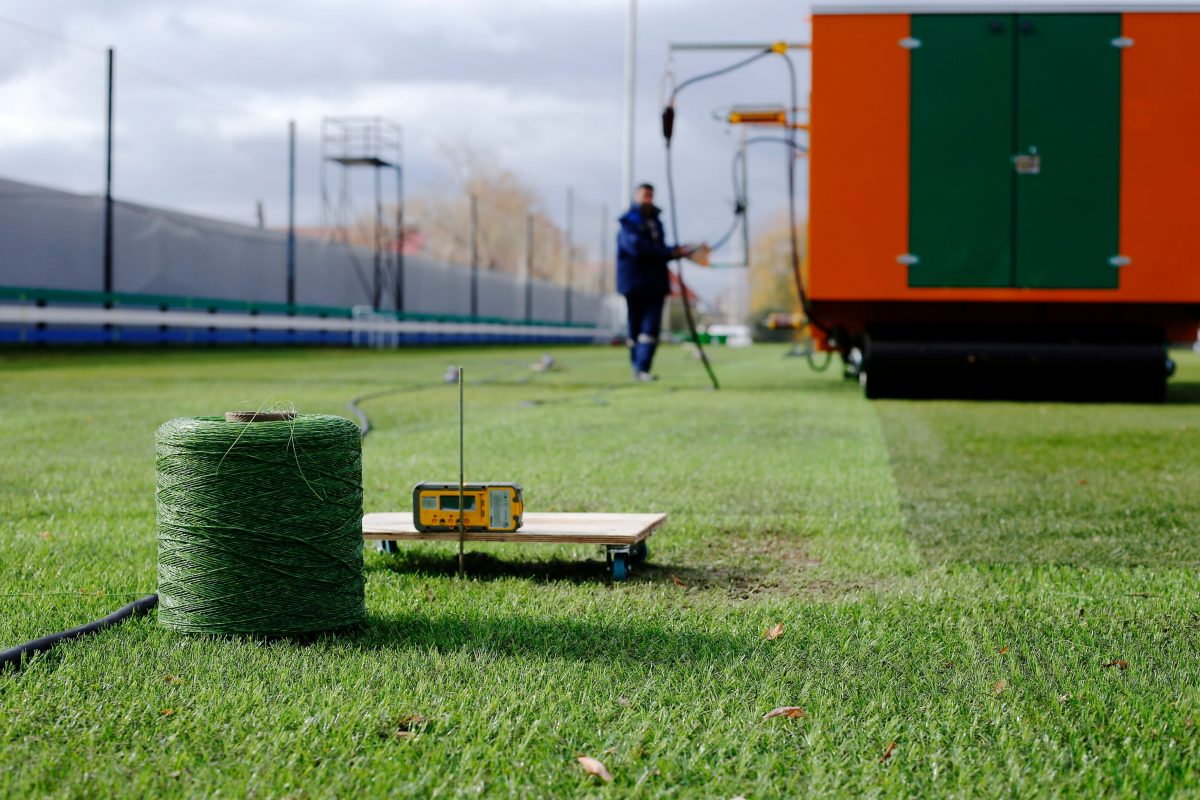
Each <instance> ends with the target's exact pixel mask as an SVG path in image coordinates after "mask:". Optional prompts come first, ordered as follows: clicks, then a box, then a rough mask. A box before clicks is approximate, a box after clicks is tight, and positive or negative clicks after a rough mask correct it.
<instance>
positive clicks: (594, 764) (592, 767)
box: [575, 756, 613, 783]
mask: <svg viewBox="0 0 1200 800" xmlns="http://www.w3.org/2000/svg"><path fill="white" fill-rule="evenodd" d="M575 760H576V761H578V762H579V765H580V766H581V767H583V769H584V771H586V772H588V773H590V774H592V775H595V776H596V777H597V778H599V779H600V780H602V781H604V782H605V783H611V782H612V779H613V776H612V773H611V772H609V771H608V768H607V767H605V766H604V764H603V763H602V762H601V761H599V760H598V759H595V758H592V757H591V756H575Z"/></svg>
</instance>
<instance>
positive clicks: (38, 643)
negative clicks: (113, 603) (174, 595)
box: [0, 594, 158, 672]
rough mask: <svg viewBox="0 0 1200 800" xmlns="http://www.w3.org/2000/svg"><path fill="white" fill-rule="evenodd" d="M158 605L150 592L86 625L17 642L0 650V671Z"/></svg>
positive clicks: (141, 614) (20, 664)
mask: <svg viewBox="0 0 1200 800" xmlns="http://www.w3.org/2000/svg"><path fill="white" fill-rule="evenodd" d="M156 605H158V595H156V594H151V595H147V596H146V597H143V598H142V599H141V600H135V601H133V602H132V603H130V604H128V605H124V606H121V607H120V608H118V609H117V610H116V611H114V612H113V613H111V614H109V615H108V616H107V617H103V618H101V619H98V620H96V621H95V622H89V623H88V624H86V625H80V626H79V627H78V628H71V629H70V630H68V631H63V632H61V633H52V634H50V635H49V636H43V637H41V638H40V639H34V640H33V641H31V642H26V643H25V644H19V645H17V646H16V647H10V648H9V649H7V650H3V651H0V672H3V671H4V670H5V669H7V668H9V667H12V668H13V669H20V668H21V667H22V666H24V665H25V662H26V661H28V660H29V659H30V658H32V657H33V656H35V655H37V654H38V653H44V652H46V651H47V650H49V649H50V648H52V647H54V645H56V644H58V643H59V642H65V641H67V640H68V639H76V638H78V637H80V636H86V635H87V634H90V633H96V632H97V631H101V630H104V629H105V628H108V627H110V626H112V625H116V624H117V623H119V622H124V621H125V620H127V619H129V618H131V617H142V616H145V615H146V614H149V613H150V610H151V609H153V608H154V607H155V606H156Z"/></svg>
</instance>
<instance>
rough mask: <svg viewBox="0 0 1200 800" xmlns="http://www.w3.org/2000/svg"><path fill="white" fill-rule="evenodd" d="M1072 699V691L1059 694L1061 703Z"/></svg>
mask: <svg viewBox="0 0 1200 800" xmlns="http://www.w3.org/2000/svg"><path fill="white" fill-rule="evenodd" d="M1070 699H1071V693H1070V692H1067V693H1066V694H1060V695H1059V696H1058V702H1060V703H1066V702H1068V701H1069V700H1070Z"/></svg>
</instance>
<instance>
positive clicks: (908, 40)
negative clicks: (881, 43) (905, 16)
mask: <svg viewBox="0 0 1200 800" xmlns="http://www.w3.org/2000/svg"><path fill="white" fill-rule="evenodd" d="M900 46H901V47H903V48H904V49H905V50H916V49H917V48H918V47H920V46H921V40H920V39H914V38H913V37H911V36H905V37H904V38H903V39H901V40H900Z"/></svg>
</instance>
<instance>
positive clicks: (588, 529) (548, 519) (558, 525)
mask: <svg viewBox="0 0 1200 800" xmlns="http://www.w3.org/2000/svg"><path fill="white" fill-rule="evenodd" d="M666 521H667V515H666V514H567V513H562V514H557V513H540V514H539V513H537V512H530V513H528V514H526V515H525V524H524V525H522V526H521V528H520V529H519V530H516V531H512V532H492V531H467V532H466V534H465V535H464V536H463V541H466V542H558V543H570V544H596V545H630V544H637V543H638V542H641V541H643V540H645V539H646V538H647V537H649V536H650V534H652V533H654V531H656V530H658V528H659V527H660V526H661V525H662V524H663V523H664V522H666ZM363 538H364V539H367V540H370V541H392V542H397V541H422V542H457V541H458V532H457V531H437V532H431V533H420V532H418V531H417V529H416V528H415V527H413V522H412V512H411V511H397V512H382V513H375V514H367V515H366V516H365V517H363Z"/></svg>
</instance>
